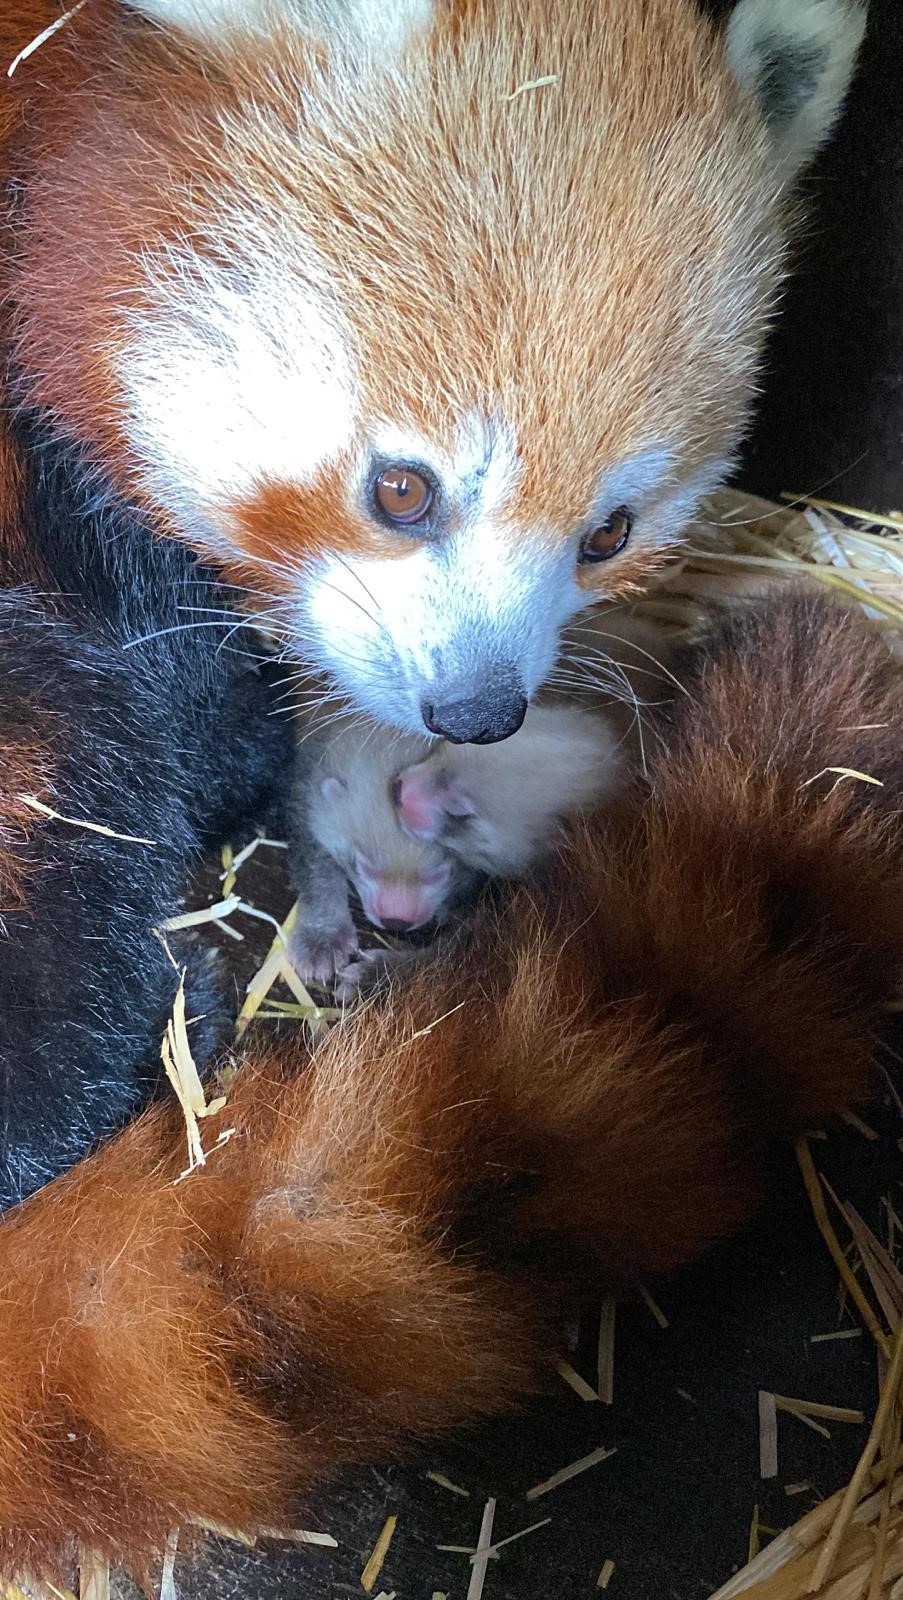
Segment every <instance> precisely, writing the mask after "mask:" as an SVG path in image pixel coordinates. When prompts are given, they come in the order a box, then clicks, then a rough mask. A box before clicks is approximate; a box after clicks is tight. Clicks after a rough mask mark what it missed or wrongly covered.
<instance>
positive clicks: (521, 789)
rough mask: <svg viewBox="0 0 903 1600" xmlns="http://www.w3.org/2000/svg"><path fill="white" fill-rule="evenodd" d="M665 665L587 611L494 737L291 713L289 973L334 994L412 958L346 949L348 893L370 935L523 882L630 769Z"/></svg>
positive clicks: (667, 683) (669, 680)
mask: <svg viewBox="0 0 903 1600" xmlns="http://www.w3.org/2000/svg"><path fill="white" fill-rule="evenodd" d="M668 655H669V646H668V643H667V641H666V640H665V638H664V637H662V636H661V635H660V634H659V633H658V632H657V631H656V630H654V629H653V628H652V627H650V626H649V625H648V624H646V623H644V622H643V621H642V620H641V619H639V618H637V617H635V616H633V615H631V614H630V613H619V612H617V611H616V610H605V609H603V608H596V609H595V611H594V612H593V613H592V615H591V616H590V618H589V619H588V620H587V621H585V622H584V623H575V624H573V625H572V626H571V628H570V629H569V630H568V631H567V633H566V635H565V639H564V647H563V650H562V654H561V656H560V657H559V660H558V662H557V664H556V668H555V670H554V672H553V673H552V675H551V679H550V682H549V683H548V684H547V685H546V687H545V689H544V691H543V694H542V696H541V699H540V701H539V703H537V704H534V705H531V706H530V707H529V708H528V710H527V713H526V716H525V718H524V721H523V723H522V725H521V727H520V728H519V729H518V731H517V732H516V733H515V734H514V735H513V736H512V737H511V738H509V739H506V740H504V741H492V742H491V743H480V744H457V743H453V742H451V741H449V740H447V739H432V740H431V739H428V738H427V737H426V736H425V735H424V736H418V735H416V734H407V735H404V734H398V733H395V732H394V731H393V730H392V729H391V728H386V727H384V726H381V725H380V724H378V723H375V722H373V721H372V720H371V719H370V718H367V717H361V716H355V715H354V714H352V713H350V712H348V711H344V712H343V710H342V709H341V707H335V706H331V705H329V704H328V703H327V704H326V705H325V706H324V705H318V706H317V707H316V709H315V710H314V711H312V712H311V711H307V712H305V713H299V717H298V722H299V740H298V752H297V759H296V766H295V776H294V783H293V792H292V803H291V808H290V816H291V826H290V832H291V845H290V857H289V859H290V870H291V874H292V878H293V881H294V884H295V887H296V888H297V890H298V895H299V917H298V923H297V927H296V930H295V933H294V934H293V936H292V940H291V955H292V959H293V961H294V963H295V965H296V967H297V969H298V971H299V973H300V975H301V976H302V977H303V978H305V979H307V980H308V981H312V982H320V983H328V982H330V981H332V980H333V979H334V978H335V979H337V980H338V992H339V993H345V992H350V991H351V990H353V988H354V987H355V986H356V985H357V984H359V983H360V982H361V981H366V982H369V981H371V980H372V979H373V978H374V977H375V976H378V975H380V974H381V973H383V972H385V971H386V970H397V969H398V968H399V967H400V966H404V965H406V964H407V962H408V961H409V960H410V958H411V956H412V955H416V952H413V951H411V950H410V948H408V949H406V950H401V951H392V950H388V951H387V950H386V949H385V948H384V947H380V948H378V949H364V950H362V951H358V944H359V939H358V935H357V932H356V931H355V927H354V924H353V922H352V918H351V913H350V910H349V898H348V890H349V885H351V887H353V889H354V890H355V891H356V894H357V897H358V900H359V902H360V905H361V909H362V910H363V913H364V916H365V918H366V919H367V921H368V922H369V923H370V924H371V925H372V926H373V927H375V928H381V929H385V930H388V931H390V932H393V933H402V934H405V933H412V932H415V931H416V930H418V929H420V928H423V927H424V926H425V925H426V924H427V923H434V924H435V925H436V926H437V927H439V926H441V924H442V923H444V922H445V921H446V920H447V919H448V917H449V916H450V914H451V913H452V912H453V911H454V910H455V909H456V908H459V907H461V906H462V905H464V904H466V903H467V902H468V901H472V900H473V899H474V898H475V896H476V893H477V890H478V888H479V886H480V884H481V882H482V881H483V879H484V878H485V877H490V878H502V877H504V878H509V879H518V878H523V877H524V876H525V875H526V874H527V873H528V872H529V871H530V869H531V868H532V867H534V866H535V865H536V864H537V862H539V861H540V860H542V859H543V858H544V857H547V856H548V855H550V854H551V853H552V852H553V851H554V849H555V848H556V846H558V845H560V844H561V841H562V837H563V835H562V824H564V823H565V822H567V821H569V820H571V821H572V820H574V819H575V818H577V817H579V816H585V815H587V814H588V813H589V812H591V811H598V810H599V808H600V807H601V806H602V804H603V803H604V802H605V801H606V800H610V799H612V798H613V797H614V796H615V795H616V794H618V793H619V792H620V791H621V790H622V789H623V788H624V787H625V785H626V781H627V779H628V777H629V774H630V772H631V771H632V770H633V769H634V768H635V767H636V766H637V765H641V764H642V763H643V762H644V759H645V752H644V741H645V739H646V738H651V737H653V732H652V724H651V720H649V721H647V715H646V713H647V711H648V710H649V709H651V708H653V707H654V706H655V705H656V704H658V703H660V701H661V700H662V699H663V698H669V695H670V692H673V685H674V683H675V682H676V680H674V679H673V676H672V674H671V673H670V670H669V668H668V665H667V659H668ZM644 730H645V731H644Z"/></svg>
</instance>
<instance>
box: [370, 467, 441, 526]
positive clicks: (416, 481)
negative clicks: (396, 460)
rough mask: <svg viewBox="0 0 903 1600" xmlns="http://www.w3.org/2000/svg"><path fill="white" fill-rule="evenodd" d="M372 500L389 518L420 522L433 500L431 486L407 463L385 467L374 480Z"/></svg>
mask: <svg viewBox="0 0 903 1600" xmlns="http://www.w3.org/2000/svg"><path fill="white" fill-rule="evenodd" d="M375 493H376V503H377V505H378V506H379V508H380V510H381V511H384V512H385V514H386V516H387V517H390V518H391V520H392V521H393V522H399V523H401V524H403V525H407V524H408V523H411V522H422V521H423V519H424V517H425V516H426V514H427V512H428V511H429V509H430V506H431V505H432V503H433V490H432V486H431V485H430V484H429V483H428V482H427V480H426V478H424V477H423V476H422V474H421V473H419V472H414V471H412V469H411V468H410V467H387V468H386V469H385V471H384V472H381V473H380V475H379V477H378V478H377V480H376V488H375Z"/></svg>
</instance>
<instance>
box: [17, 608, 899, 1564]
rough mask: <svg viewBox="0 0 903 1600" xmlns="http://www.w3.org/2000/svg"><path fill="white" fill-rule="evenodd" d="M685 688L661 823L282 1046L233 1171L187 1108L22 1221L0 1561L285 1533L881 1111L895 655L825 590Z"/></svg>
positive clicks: (614, 817) (504, 1396) (894, 919)
mask: <svg viewBox="0 0 903 1600" xmlns="http://www.w3.org/2000/svg"><path fill="white" fill-rule="evenodd" d="M683 675H684V681H685V683H686V686H687V689H688V693H687V694H686V695H681V696H678V697H677V698H676V700H675V702H674V706H673V713H672V716H671V725H670V730H669V738H668V741H667V742H666V743H663V744H661V745H656V746H655V750H654V752H653V754H652V757H651V763H650V776H649V784H648V791H647V792H646V794H645V798H641V800H640V803H639V805H636V804H634V805H633V806H628V807H626V808H625V810H624V811H623V812H620V813H615V814H612V813H611V812H610V810H609V809H608V808H606V811H605V814H604V815H603V816H602V817H601V818H599V819H598V820H597V821H596V822H595V823H591V824H588V825H587V826H586V827H585V828H584V829H583V830H582V831H581V832H580V833H579V835H578V836H577V837H576V838H575V840H574V842H573V845H572V847H571V849H570V850H569V851H568V852H566V853H565V854H564V855H563V857H562V859H561V860H560V862H559V863H558V864H557V866H555V867H554V868H552V869H551V871H550V872H549V873H548V874H547V875H545V876H543V877H542V878H540V879H538V880H536V881H535V882H533V883H532V884H531V885H530V886H529V887H528V888H525V889H521V890H517V891H515V892H513V894H512V895H511V897H510V898H509V899H508V901H507V903H505V904H503V905H502V906H501V908H496V909H492V908H491V907H489V906H486V907H485V908H484V910H483V912H482V915H481V917H480V918H478V920H477V922H476V924H475V926H474V927H473V929H472V932H471V933H470V935H469V936H468V937H467V938H466V939H464V940H463V941H462V942H461V944H460V945H459V946H458V947H457V948H455V949H454V950H452V951H451V952H449V954H448V955H447V957H446V958H445V959H444V960H442V961H441V962H439V963H438V964H437V965H435V966H433V967H432V968H431V969H429V970H427V971H425V972H424V973H422V974H421V975H420V976H419V977H418V978H416V980H415V981H414V982H413V984H412V985H411V986H410V988H402V989H401V990H400V991H399V992H397V993H396V994H395V995H390V996H389V997H388V998H387V999H386V1000H385V1002H384V1003H382V1004H371V1005H370V1006H368V1007H364V1008H362V1009H361V1011H360V1012H359V1013H358V1014H357V1016H356V1017H354V1018H351V1019H350V1020H349V1021H348V1022H347V1024H345V1025H343V1026H341V1027H339V1028H337V1029H336V1030H335V1031H334V1032H333V1033H332V1035H331V1036H330V1037H329V1038H328V1039H327V1040H325V1041H324V1042H322V1043H321V1044H319V1045H318V1046H317V1047H316V1048H315V1049H314V1050H313V1051H312V1052H309V1051H307V1050H306V1049H305V1048H304V1047H303V1046H302V1045H301V1044H300V1043H299V1044H296V1046H295V1048H294V1049H290V1048H285V1047H280V1049H279V1050H278V1051H277V1052H275V1053H274V1052H273V1051H272V1050H267V1049H266V1048H265V1046H264V1044H263V1041H262V1040H258V1041H257V1042H256V1044H252V1045H251V1047H250V1049H249V1050H248V1051H247V1053H246V1058H245V1061H244V1064H243V1069H242V1072H241V1073H240V1074H239V1076H238V1079H237V1082H236V1085H235V1087H234V1089H233V1090H232V1092H231V1093H230V1096H229V1101H228V1105H227V1108H226V1110H225V1112H224V1113H223V1118H222V1121H223V1124H224V1125H225V1126H228V1127H231V1128H233V1129H234V1130H235V1132H234V1134H233V1136H232V1138H231V1139H230V1140H229V1142H228V1143H227V1144H225V1145H224V1146H223V1147H222V1148H220V1149H219V1150H218V1151H216V1153H215V1154H213V1155H212V1156H211V1158H210V1160H209V1161H208V1164H207V1165H206V1167H204V1168H203V1169H199V1170H196V1171H195V1172H193V1173H192V1174H191V1175H190V1176H189V1177H188V1178H187V1179H186V1180H185V1181H184V1182H182V1183H179V1184H174V1182H173V1180H174V1179H176V1178H177V1177H178V1175H179V1173H180V1171H181V1170H182V1168H183V1167H184V1164H185V1147H184V1125H183V1123H182V1121H181V1116H180V1114H179V1112H178V1111H177V1110H174V1109H170V1108H164V1107H158V1108H156V1109H155V1110H153V1111H151V1112H149V1113H147V1114H146V1115H145V1116H143V1117H142V1118H141V1119H140V1120H139V1121H138V1122H137V1123H136V1124H135V1125H134V1126H133V1127H132V1128H130V1129H129V1130H128V1131H127V1132H126V1133H124V1134H122V1135H120V1136H119V1137H118V1138H117V1139H116V1140H115V1141H113V1142H112V1143H111V1144H109V1145H108V1146H107V1147H106V1148H105V1149H103V1150H102V1151H101V1152H100V1153H98V1154H97V1155H95V1156H92V1157H90V1158H89V1159H88V1160H87V1161H85V1162H83V1163H82V1164H81V1165H80V1167H78V1168H77V1169H76V1170H75V1171H74V1172H72V1173H70V1174H68V1175H67V1176H66V1177H64V1178H62V1179H60V1180H58V1181H57V1182H56V1183H54V1184H51V1185H50V1186H48V1187H47V1188H45V1189H44V1190H43V1191H42V1193H40V1194H38V1195H36V1196H34V1197H33V1198H32V1200H30V1201H28V1202H26V1204H25V1205H24V1206H23V1207H20V1208H18V1209H17V1210H14V1211H11V1212H9V1213H7V1216H6V1217H5V1219H4V1220H3V1223H2V1225H0V1350H2V1362H0V1419H2V1426H0V1570H2V1572H3V1574H4V1575H9V1576H12V1575H14V1574H16V1573H17V1572H19V1571H21V1570H23V1569H27V1570H29V1571H31V1572H32V1573H43V1574H46V1575H47V1576H49V1577H51V1579H53V1580H54V1581H56V1582H57V1583H59V1581H60V1576H61V1574H64V1572H65V1566H66V1562H67V1560H68V1558H69V1556H70V1554H71V1549H72V1546H71V1542H70V1541H71V1539H72V1538H73V1537H81V1538H82V1539H83V1540H85V1541H86V1542H88V1543H89V1544H90V1545H91V1546H94V1547H99V1548H101V1549H103V1550H105V1551H107V1552H109V1553H110V1555H112V1556H113V1557H116V1558H122V1559H126V1560H128V1561H129V1562H131V1563H132V1564H133V1565H134V1566H135V1567H136V1568H137V1569H138V1570H139V1571H140V1570H142V1569H146V1567H147V1564H148V1563H149V1561H150V1559H151V1556H152V1553H153V1551H154V1549H155V1548H157V1549H159V1548H160V1547H161V1546H162V1543H163V1541H164V1540H165V1538H166V1536H167V1534H168V1533H169V1532H170V1531H171V1529H172V1528H173V1527H174V1526H175V1525H177V1524H179V1523H181V1522H184V1521H185V1520H186V1519H188V1518H189V1517H191V1516H200V1517H207V1518H210V1519H213V1520H214V1521H216V1522H218V1523H221V1524H222V1523H227V1524H230V1525H232V1526H234V1527H239V1528H245V1529H247V1530H248V1531H249V1532H253V1531H254V1530H255V1529H258V1528H260V1527H266V1526H269V1527H272V1526H274V1525H279V1524H280V1523H281V1524H282V1525H283V1526H284V1525H286V1522H285V1520H283V1519H288V1518H289V1517H296V1516H297V1515H298V1509H297V1502H296V1499H295V1497H296V1496H297V1494H298V1492H299V1490H303V1489H304V1488H305V1486H307V1485H309V1484H310V1483H311V1481H312V1480H314V1479H315V1478H317V1477H319V1476H320V1475H322V1474H323V1473H325V1472H327V1471H329V1470H330V1469H332V1468H334V1467H336V1466H338V1465H340V1464H341V1463H343V1462H347V1461H351V1460H365V1461H366V1460H371V1461H372V1460H373V1459H374V1458H375V1457H376V1456H377V1454H384V1453H385V1452H386V1451H388V1450H391V1449H397V1448H398V1447H399V1444H400V1443H401V1441H402V1440H403V1438H404V1436H405V1435H406V1434H408V1433H410V1432H411V1431H415V1432H419V1433H422V1434H427V1433H430V1432H434V1431H436V1430H438V1429H440V1428H442V1427H447V1426H452V1425H456V1424H459V1423H461V1422H462V1421H466V1420H467V1419H468V1418H469V1417H472V1416H473V1415H474V1414H476V1413H478V1412H482V1411H488V1410H495V1409H498V1408H500V1407H503V1406H509V1405H511V1404H513V1403H514V1402H515V1401H516V1399H517V1398H518V1396H520V1395H522V1394H523V1393H524V1392H525V1391H526V1390H527V1389H528V1388H529V1387H530V1386H531V1385H532V1384H533V1383H534V1382H535V1380H536V1375H537V1373H538V1371H539V1369H540V1368H541V1367H542V1366H543V1365H544V1364H545V1363H547V1359H548V1351H549V1349H550V1348H553V1347H554V1346H553V1344H552V1340H553V1331H552V1327H551V1326H550V1324H554V1322H555V1319H556V1317H557V1315H558V1312H559V1311H560V1309H561V1307H562V1305H563V1303H564V1302H566V1301H567V1298H568V1295H569V1293H570V1291H571V1289H576V1292H577V1293H578V1294H580V1295H582V1296H583V1297H584V1298H585V1297H586V1295H587V1294H589V1293H590V1292H591V1291H592V1289H593V1287H596V1286H598V1287H601V1286H602V1285H604V1284H610V1283H611V1282H612V1280H614V1281H615V1282H617V1281H618V1280H620V1279H621V1278H623V1277H631V1278H632V1277H635V1276H639V1277H641V1276H642V1275H643V1274H646V1273H649V1272H656V1271H663V1270H667V1269H669V1268H671V1267H674V1266H676V1265H677V1264H678V1263H680V1262H683V1261H686V1260H689V1259H690V1258H692V1257H693V1256H695V1255H697V1254H698V1253H699V1252H700V1251H701V1250H702V1249H704V1248H705V1247H706V1246H707V1245H708V1244H710V1243H711V1242H712V1241H713V1240H715V1239H717V1238H719V1237H721V1236H723V1235H724V1234H725V1233H727V1232H728V1231H729V1230H730V1229H732V1228H733V1227H735V1226H736V1225H737V1224H738V1223H739V1222H740V1221H741V1220H742V1219H743V1218H745V1217H746V1216H747V1215H748V1214H749V1212H750V1210H751V1209H752V1208H753V1206H754V1205H755V1204H756V1203H757V1201H758V1199H759V1198H760V1196H761V1194H762V1192H763V1190H764V1189H765V1188H766V1187H767V1183H768V1176H769V1171H770V1162H771V1160H772V1158H773V1156H774V1154H775V1152H776V1150H777V1148H778V1146H779V1145H780V1143H781V1141H783V1140H785V1139H786V1138H787V1137H789V1136H792V1135H793V1134H794V1133H797V1132H799V1131H800V1130H802V1129H804V1128H808V1127H812V1126H813V1125H816V1124H817V1123H819V1122H820V1121H822V1119H824V1118H826V1117H830V1116H831V1115H832V1114H834V1113H836V1112H838V1111H839V1110H840V1109H842V1108H843V1107H844V1106H845V1105H847V1104H848V1103H849V1102H850V1101H851V1100H854V1099H856V1098H857V1097H859V1096H861V1095H863V1094H864V1093H866V1092H867V1090H868V1087H869V1082H870V1070H871V1056H872V1048H873V1039H874V1034H875V1031H876V1029H877V1027H878V1025H879V1022H880V1015H881V1008H882V1006H883V1005H884V1003H885V1002H886V1001H887V1000H888V999H889V998H890V997H891V995H893V993H894V991H895V988H896V984H897V981H898V977H899V972H900V967H901V958H903V893H901V888H903V883H901V878H903V838H901V832H900V821H899V792H900V783H901V778H903V759H901V746H900V735H899V729H900V720H901V709H903V705H901V702H903V688H901V679H900V675H899V671H898V669H894V670H891V669H890V666H889V663H888V657H887V655H886V652H885V649H884V646H883V644H882V643H881V642H879V641H878V640H876V639H874V638H873V637H870V636H869V634H868V633H867V631H866V629H865V626H864V624H863V623H862V622H861V620H859V619H857V618H855V617H852V616H849V615H847V614H845V613H844V612H842V611H838V610H835V609H834V608H833V607H832V606H831V605H829V604H827V603H826V602H824V601H822V600H821V599H820V598H819V597H815V598H812V597H804V596H800V597H796V598H789V599H788V598H784V599H782V600H780V601H774V602H772V603H771V604H770V605H765V606H761V607H757V608H753V609H752V610H750V611H749V612H748V613H747V614H745V615H743V614H741V615H740V616H738V617H737V618H736V619H735V620H734V621H732V622H729V623H728V624H727V625H726V627H725V629H724V630H723V632H722V634H721V636H720V638H716V639H715V640H714V641H712V642H711V644H710V646H709V647H708V648H707V649H703V650H701V651H699V652H697V653H696V654H695V656H694V657H693V658H692V659H691V660H689V661H687V662H686V663H685V664H684V668H683ZM838 765H840V766H844V767H846V766H849V767H850V768H851V769H856V770H858V771H862V772H867V773H868V774H869V775H870V776H871V777H873V778H876V779H877V780H878V785H876V784H865V783H856V782H853V781H840V782H838V781H837V779H836V776H835V775H834V774H833V773H832V772H831V771H830V769H831V768H832V767H836V766H838ZM881 784H883V787H880V786H879V785H881ZM64 1581H65V1580H64Z"/></svg>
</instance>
